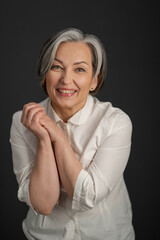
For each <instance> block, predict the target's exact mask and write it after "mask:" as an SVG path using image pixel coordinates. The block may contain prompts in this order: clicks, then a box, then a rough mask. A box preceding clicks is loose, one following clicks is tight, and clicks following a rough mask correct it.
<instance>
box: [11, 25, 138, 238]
mask: <svg viewBox="0 0 160 240" xmlns="http://www.w3.org/2000/svg"><path fill="white" fill-rule="evenodd" d="M38 74H39V77H40V81H41V85H42V86H43V88H44V90H45V92H46V93H47V95H48V97H47V99H45V100H44V101H42V102H41V103H40V104H37V103H34V102H32V103H28V104H26V105H25V106H24V107H23V111H19V112H17V113H15V114H14V116H13V121H12V126H11V138H10V141H11V147H12V153H13V165H14V172H15V174H16V177H17V181H18V184H19V190H18V198H19V200H20V201H24V202H26V203H27V204H28V205H29V211H28V214H27V217H26V219H25V220H24V221H23V231H24V233H25V235H26V237H27V238H28V239H39V240H40V239H43V240H50V239H58V240H60V239H68V240H72V239H74V240H78V239H85V240H86V239H94V240H96V239H100V240H103V239H104V240H106V239H107V240H111V239H112V240H119V239H122V240H131V239H134V230H133V227H132V210H131V204H130V200H129V196H128V193H127V189H126V186H125V182H124V179H123V172H124V170H125V167H126V164H127V161H128V157H129V154H130V145H131V132H132V124H131V121H130V119H129V117H128V116H127V115H126V114H125V113H124V112H123V111H122V110H120V109H118V108H115V107H113V106H112V105H111V103H109V102H100V101H99V100H98V99H97V98H95V97H93V96H92V95H95V94H96V93H97V92H98V91H99V90H100V88H101V87H102V85H103V81H104V79H105V77H106V54H105V50H104V48H103V45H102V43H101V42H100V40H99V39H98V38H97V37H95V36H94V35H87V34H84V33H82V32H81V31H80V30H78V29H65V30H63V31H61V32H59V33H57V34H56V35H55V36H53V37H52V38H50V39H49V40H48V41H47V42H46V43H45V44H44V46H43V48H42V51H41V54H40V58H39V65H38Z"/></svg>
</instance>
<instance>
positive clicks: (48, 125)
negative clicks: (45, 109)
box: [39, 115, 62, 142]
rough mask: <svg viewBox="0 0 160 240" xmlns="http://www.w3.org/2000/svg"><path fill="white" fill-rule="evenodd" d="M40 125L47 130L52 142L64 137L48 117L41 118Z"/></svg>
mask: <svg viewBox="0 0 160 240" xmlns="http://www.w3.org/2000/svg"><path fill="white" fill-rule="evenodd" d="M39 123H40V124H41V126H43V127H44V128H45V129H46V130H47V132H48V134H49V136H50V139H51V141H52V142H55V141H56V140H57V139H58V137H60V136H61V135H62V131H61V130H60V129H59V127H58V126H57V125H56V123H55V122H54V121H52V120H51V119H50V118H49V117H48V116H47V115H43V116H41V118H40V120H39Z"/></svg>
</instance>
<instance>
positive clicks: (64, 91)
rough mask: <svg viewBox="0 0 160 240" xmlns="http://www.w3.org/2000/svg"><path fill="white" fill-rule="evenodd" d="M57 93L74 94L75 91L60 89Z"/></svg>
mask: <svg viewBox="0 0 160 240" xmlns="http://www.w3.org/2000/svg"><path fill="white" fill-rule="evenodd" d="M58 91H59V92H61V93H74V92H75V90H73V91H70V90H60V89H58Z"/></svg>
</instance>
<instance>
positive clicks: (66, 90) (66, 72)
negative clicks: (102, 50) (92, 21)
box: [46, 42, 97, 119]
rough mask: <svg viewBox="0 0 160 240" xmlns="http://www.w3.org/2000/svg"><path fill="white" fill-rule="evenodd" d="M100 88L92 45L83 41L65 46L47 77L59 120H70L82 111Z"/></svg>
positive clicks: (59, 51) (63, 44) (48, 90)
mask: <svg viewBox="0 0 160 240" xmlns="http://www.w3.org/2000/svg"><path fill="white" fill-rule="evenodd" d="M96 86H97V79H94V80H93V68H92V55H91V50H90V48H89V47H88V45H87V44H86V43H82V42H65V43H61V44H60V45H59V47H58V49H57V52H56V56H55V59H54V62H53V64H52V67H51V70H50V71H49V72H48V73H47V74H46V89H47V92H48V95H49V97H50V99H51V102H52V107H53V109H54V110H55V111H56V113H57V114H58V115H59V117H60V118H62V119H63V118H66V119H68V118H69V117H71V116H72V115H73V114H74V113H76V112H77V111H78V110H80V109H81V108H82V107H83V106H84V105H85V103H86V100H87V96H88V93H89V91H93V90H94V89H95V88H96Z"/></svg>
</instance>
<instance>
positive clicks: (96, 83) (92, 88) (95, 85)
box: [90, 77, 98, 91]
mask: <svg viewBox="0 0 160 240" xmlns="http://www.w3.org/2000/svg"><path fill="white" fill-rule="evenodd" d="M97 85H98V77H96V78H94V79H93V80H92V83H91V86H90V91H94V89H96V87H97Z"/></svg>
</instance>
